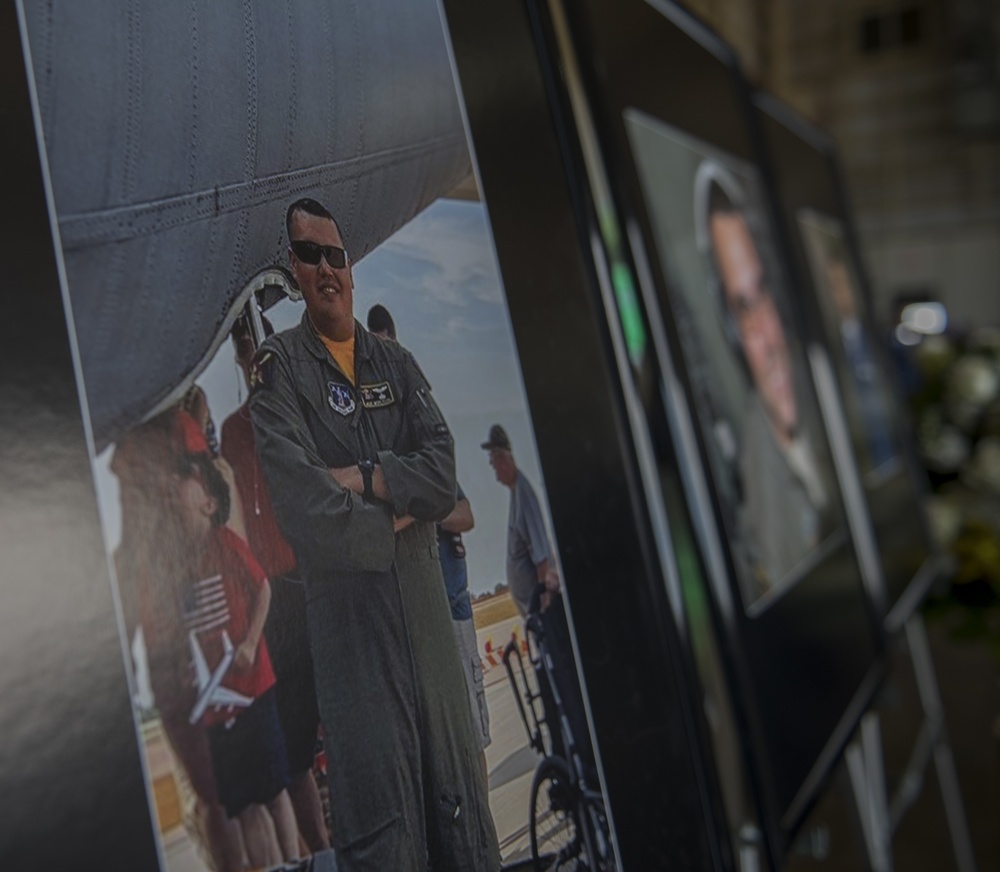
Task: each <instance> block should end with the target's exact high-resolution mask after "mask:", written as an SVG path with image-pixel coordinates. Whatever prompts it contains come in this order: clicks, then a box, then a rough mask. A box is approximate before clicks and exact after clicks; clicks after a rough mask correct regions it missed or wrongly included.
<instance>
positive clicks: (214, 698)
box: [188, 630, 253, 724]
mask: <svg viewBox="0 0 1000 872" xmlns="http://www.w3.org/2000/svg"><path fill="white" fill-rule="evenodd" d="M188 641H189V642H190V643H191V657H192V658H193V660H194V671H195V681H196V682H197V684H198V699H197V701H196V702H195V704H194V708H192V709H191V715H190V716H189V717H188V721H189V722H190V723H192V724H196V723H198V721H200V720H201V716H202V715H203V714H205V711H206V710H207V709H208V707H209V706H214V707H215V708H216V709H217V710H218V709H221V708H228V709H229V710H230V711H232V710H233V709H234V708H247V707H248V706H249V705H250V704H251V703H252V702H253V697H250V696H244V695H243V694H242V693H237V692H236V691H235V690H230V689H229V688H227V687H223V686H222V679H223V677H224V676H225V674H226V672H227V671H228V670H229V667H230V666H231V665H232V663H233V658H234V657H235V656H236V650H235V649H234V648H233V643H232V642H231V641H230V639H229V634H228V633H227V632H226V631H225V630H223V631H222V660H220V661H219V665H218V666H217V667H216V668H215V671H214V672H209V669H208V663H206V662H205V655H204V653H203V652H202V650H201V645H200V644H198V637H197V635H196V633H195V632H194V630H192V631H191V632H190V633H188Z"/></svg>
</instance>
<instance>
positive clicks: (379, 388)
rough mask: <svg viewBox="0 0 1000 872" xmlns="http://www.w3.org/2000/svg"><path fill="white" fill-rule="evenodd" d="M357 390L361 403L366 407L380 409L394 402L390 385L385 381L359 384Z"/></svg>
mask: <svg viewBox="0 0 1000 872" xmlns="http://www.w3.org/2000/svg"><path fill="white" fill-rule="evenodd" d="M358 390H359V392H360V394H361V405H362V406H364V407H365V408H366V409H381V408H382V407H383V406H391V405H392V404H393V403H394V402H396V398H395V397H394V396H393V395H392V386H391V385H390V384H389V382H387V381H384V382H379V383H378V384H374V385H360V386H359V387H358Z"/></svg>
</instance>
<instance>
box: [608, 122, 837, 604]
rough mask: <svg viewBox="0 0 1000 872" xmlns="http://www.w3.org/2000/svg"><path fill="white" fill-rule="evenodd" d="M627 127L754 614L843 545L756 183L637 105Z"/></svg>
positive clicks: (818, 427)
mask: <svg viewBox="0 0 1000 872" xmlns="http://www.w3.org/2000/svg"><path fill="white" fill-rule="evenodd" d="M625 123H626V127H627V129H628V134H629V140H630V144H631V146H632V149H633V153H634V155H635V158H636V164H637V168H638V171H639V174H640V177H641V179H642V181H643V187H644V191H645V193H646V196H647V202H648V205H649V209H650V212H651V215H652V220H653V223H654V226H655V229H656V234H657V239H656V241H657V244H658V247H659V250H660V252H661V253H662V256H663V261H664V262H665V263H668V264H671V266H672V270H671V275H670V278H671V280H672V286H673V287H674V288H675V290H676V293H675V296H674V300H673V312H672V314H673V317H674V319H675V320H676V322H677V324H678V333H679V336H680V340H681V344H682V350H683V354H684V358H685V362H686V364H687V369H688V372H689V376H690V379H691V382H692V385H693V386H694V390H695V398H694V399H695V405H696V414H697V417H698V419H699V423H700V425H701V429H702V431H703V432H704V433H706V434H708V439H707V441H708V443H709V457H710V461H711V464H712V468H711V475H712V479H713V483H714V485H715V490H716V493H717V494H718V496H719V500H720V503H721V504H722V512H723V518H724V521H725V524H726V530H725V533H726V538H727V540H728V541H729V543H730V547H731V549H732V551H733V553H734V555H735V557H736V564H737V571H738V575H739V584H740V590H741V593H742V599H743V605H744V608H745V609H746V610H747V613H748V615H750V616H754V615H758V614H760V613H761V612H762V611H763V610H764V609H766V608H767V607H768V605H769V604H770V603H772V602H774V601H775V600H776V599H777V598H779V597H780V596H781V595H782V593H783V592H784V591H785V590H787V589H788V588H789V587H791V586H792V585H795V584H797V583H799V582H800V581H801V580H802V579H803V578H805V577H806V576H808V574H809V573H810V571H811V570H812V569H813V568H814V567H815V566H816V564H817V563H819V562H821V561H822V560H823V559H824V557H825V556H826V555H827V554H829V553H830V551H831V550H832V549H834V548H836V547H837V546H840V545H843V543H844V541H845V538H846V527H845V524H844V521H843V509H842V507H841V505H840V502H839V494H838V491H837V486H836V481H835V478H834V475H833V469H832V464H831V461H830V456H829V448H828V445H827V443H826V439H825V434H824V432H823V425H822V420H821V418H820V416H819V412H818V409H817V408H816V404H815V399H814V396H813V394H812V393H811V391H810V388H809V384H810V383H809V369H808V364H807V362H806V359H805V355H804V354H803V351H802V348H801V346H800V345H799V343H798V340H797V329H796V327H795V326H794V322H793V321H792V317H791V314H790V310H789V299H788V290H787V285H786V283H785V272H784V269H783V267H782V264H781V262H780V261H779V259H778V255H777V252H776V251H775V246H774V240H773V235H772V233H771V230H770V228H769V226H768V223H767V219H766V213H765V210H764V202H763V190H762V187H761V184H760V178H759V175H758V173H757V172H756V170H755V169H754V168H753V167H752V165H750V164H748V163H747V162H745V161H740V160H738V159H736V158H734V157H733V156H731V155H726V154H725V153H724V152H721V151H720V150H719V149H716V148H713V147H711V146H710V145H708V144H707V143H705V142H699V141H698V140H696V139H694V138H693V137H691V136H689V135H686V134H684V133H682V132H681V131H679V130H677V129H676V128H671V127H670V126H668V125H665V124H663V123H662V122H659V121H657V120H656V119H655V118H653V117H652V116H649V115H646V114H645V113H642V112H640V111H638V110H634V109H630V110H628V111H627V112H626V115H625ZM685 190H687V191H688V198H687V202H685V201H684V199H682V198H681V197H680V196H679V194H680V193H681V192H683V191H685Z"/></svg>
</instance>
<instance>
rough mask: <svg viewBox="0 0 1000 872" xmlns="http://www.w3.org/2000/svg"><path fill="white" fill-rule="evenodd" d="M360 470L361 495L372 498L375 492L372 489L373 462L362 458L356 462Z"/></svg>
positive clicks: (368, 498)
mask: <svg viewBox="0 0 1000 872" xmlns="http://www.w3.org/2000/svg"><path fill="white" fill-rule="evenodd" d="M358 469H360V470H361V481H362V482H364V486H365V489H364V492H363V494H362V495H363V496H364V498H365V499H366V500H371V499H374V497H375V492H374V491H373V490H372V474H373V473H374V472H375V464H374V463H372V462H371V461H370V460H362V461H360V462H359V463H358Z"/></svg>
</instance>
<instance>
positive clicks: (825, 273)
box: [797, 209, 900, 486]
mask: <svg viewBox="0 0 1000 872" xmlns="http://www.w3.org/2000/svg"><path fill="white" fill-rule="evenodd" d="M797 219H798V226H799V232H800V233H801V234H802V239H803V242H804V244H805V249H806V253H807V255H808V258H809V268H810V270H811V272H812V277H813V283H814V284H815V286H816V288H817V291H818V294H819V301H820V308H821V311H822V316H823V326H824V328H825V330H826V335H827V341H828V343H829V346H830V348H831V349H832V350H833V359H834V361H835V362H836V366H837V368H838V369H839V370H840V382H841V384H842V385H843V386H844V400H845V406H846V412H847V421H848V425H849V427H850V431H851V441H852V443H853V445H854V452H855V457H857V459H858V466H859V471H860V473H861V476H862V478H863V479H864V481H865V483H866V484H867V485H869V486H871V485H873V484H875V483H876V482H878V481H882V480H884V479H885V478H887V477H888V476H889V475H891V474H892V473H893V472H894V471H896V470H897V469H898V468H899V464H900V454H899V447H898V445H897V442H896V436H895V434H894V429H893V426H892V420H891V417H890V411H889V409H890V408H891V396H890V394H889V391H888V386H887V385H886V384H885V376H884V374H883V372H882V370H881V368H880V366H879V364H878V360H877V356H876V350H875V349H876V343H877V337H875V336H873V335H872V332H871V328H870V326H869V319H868V317H867V307H866V306H865V303H864V299H863V297H862V295H861V285H860V283H859V280H858V275H857V271H856V269H855V266H854V260H853V258H852V256H851V252H850V249H849V247H848V245H847V239H846V235H845V232H844V226H843V224H842V223H841V222H840V221H838V220H836V219H834V218H831V217H829V216H828V215H822V214H820V213H819V212H816V211H814V210H812V209H803V210H801V211H800V212H799V213H798V215H797Z"/></svg>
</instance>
